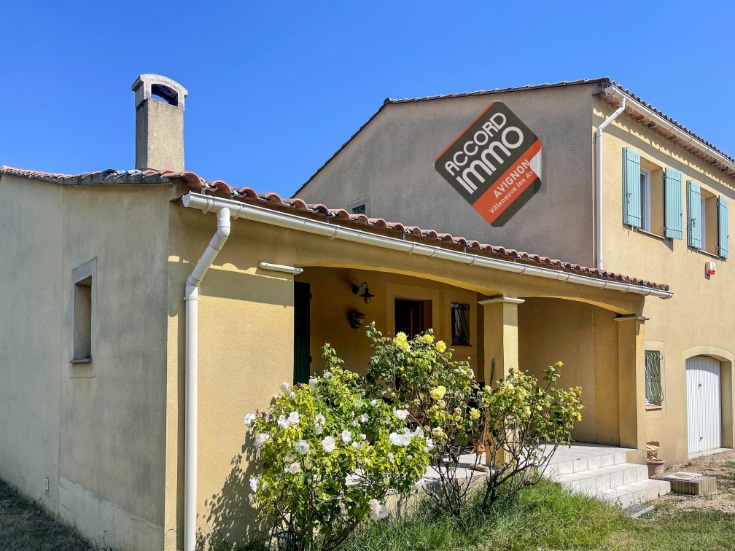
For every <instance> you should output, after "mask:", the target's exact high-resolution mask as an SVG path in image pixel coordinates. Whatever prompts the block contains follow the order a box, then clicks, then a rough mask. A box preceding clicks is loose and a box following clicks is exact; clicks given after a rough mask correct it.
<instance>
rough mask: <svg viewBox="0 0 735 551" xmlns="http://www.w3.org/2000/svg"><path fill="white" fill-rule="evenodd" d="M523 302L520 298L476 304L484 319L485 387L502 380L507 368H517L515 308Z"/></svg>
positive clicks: (502, 298)
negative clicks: (494, 381) (481, 309)
mask: <svg viewBox="0 0 735 551" xmlns="http://www.w3.org/2000/svg"><path fill="white" fill-rule="evenodd" d="M523 302H525V301H524V300H523V299H520V298H510V297H495V298H489V299H487V300H481V301H480V302H479V303H478V304H480V305H481V306H482V307H483V314H484V320H485V330H484V334H483V343H484V356H485V361H484V366H483V367H484V374H485V384H488V385H489V384H492V382H493V381H492V380H491V379H493V378H494V379H495V380H497V379H500V378H501V377H505V376H506V375H507V374H508V372H509V371H510V369H511V368H515V369H518V305H519V304H522V303H523ZM493 360H494V361H495V372H494V373H493V367H492V363H493Z"/></svg>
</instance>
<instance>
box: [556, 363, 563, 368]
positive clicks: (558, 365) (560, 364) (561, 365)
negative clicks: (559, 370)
mask: <svg viewBox="0 0 735 551" xmlns="http://www.w3.org/2000/svg"><path fill="white" fill-rule="evenodd" d="M556 367H564V363H563V362H556Z"/></svg>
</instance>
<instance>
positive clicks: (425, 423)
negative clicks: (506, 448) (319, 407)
mask: <svg viewBox="0 0 735 551" xmlns="http://www.w3.org/2000/svg"><path fill="white" fill-rule="evenodd" d="M366 330H367V335H368V337H369V338H370V339H371V340H372V341H373V346H374V348H375V354H374V355H373V357H372V359H371V360H370V368H369V369H368V372H367V375H366V379H367V383H368V388H369V389H370V393H371V395H372V396H374V397H377V398H380V399H382V400H384V401H386V402H388V403H390V404H391V405H392V407H393V408H394V409H395V411H405V412H406V414H407V419H408V420H409V421H410V422H411V423H412V425H413V426H417V427H422V428H423V430H424V431H425V432H426V433H427V434H431V440H430V441H429V442H428V448H429V451H430V453H431V465H432V466H433V467H434V469H435V471H436V473H437V475H438V482H435V483H432V482H427V483H426V484H424V486H423V488H424V491H425V492H426V494H427V495H428V496H429V497H430V498H431V499H432V500H433V501H434V502H435V503H436V504H437V505H439V506H440V507H441V508H442V509H444V510H446V511H448V512H450V513H451V514H453V515H457V516H458V515H460V514H461V509H462V506H463V505H464V503H465V502H466V499H467V493H468V491H469V489H470V486H471V484H472V482H473V480H475V479H476V478H477V475H478V473H477V471H475V470H474V469H470V470H466V471H459V470H458V466H459V462H460V455H461V454H462V453H464V452H465V451H466V450H467V448H468V447H471V445H472V443H473V442H475V441H477V440H479V439H481V437H482V433H483V426H484V422H485V416H484V413H483V410H482V409H481V408H479V407H478V404H477V396H478V391H479V387H478V385H477V383H476V382H475V380H474V373H473V371H472V369H471V368H470V366H469V364H468V363H467V362H455V361H452V351H451V350H450V349H448V348H447V345H446V344H445V343H444V342H443V341H437V340H436V339H435V338H434V335H433V333H432V331H431V330H429V331H427V332H425V333H422V334H420V335H417V336H416V337H414V338H413V339H411V340H409V339H408V338H407V337H406V335H405V334H404V333H398V334H397V335H396V336H395V338H390V337H384V336H383V334H382V333H381V332H380V331H378V330H377V329H376V328H375V327H374V326H373V325H369V326H368V327H367V328H366ZM478 461H479V456H475V457H474V463H475V465H468V467H475V466H476V465H477V463H478Z"/></svg>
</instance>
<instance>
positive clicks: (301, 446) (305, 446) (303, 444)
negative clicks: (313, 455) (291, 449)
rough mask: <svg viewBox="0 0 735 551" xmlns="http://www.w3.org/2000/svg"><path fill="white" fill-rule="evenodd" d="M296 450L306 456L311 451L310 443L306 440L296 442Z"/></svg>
mask: <svg viewBox="0 0 735 551" xmlns="http://www.w3.org/2000/svg"><path fill="white" fill-rule="evenodd" d="M295 448H296V452H297V453H300V454H301V455H304V454H306V452H308V451H309V443H308V442H307V441H306V440H299V441H298V442H296V446H295Z"/></svg>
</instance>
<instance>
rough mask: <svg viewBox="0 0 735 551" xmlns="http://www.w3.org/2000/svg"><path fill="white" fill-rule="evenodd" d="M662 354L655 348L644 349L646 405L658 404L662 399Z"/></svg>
mask: <svg viewBox="0 0 735 551" xmlns="http://www.w3.org/2000/svg"><path fill="white" fill-rule="evenodd" d="M662 359H663V354H661V352H658V351H657V350H646V405H647V406H660V405H661V404H663V401H664V387H663V382H662V378H661V360H662Z"/></svg>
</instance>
